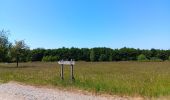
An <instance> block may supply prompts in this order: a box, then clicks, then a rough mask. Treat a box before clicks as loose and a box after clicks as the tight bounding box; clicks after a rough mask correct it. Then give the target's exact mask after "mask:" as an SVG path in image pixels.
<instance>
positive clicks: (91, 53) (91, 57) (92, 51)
mask: <svg viewBox="0 0 170 100" xmlns="http://www.w3.org/2000/svg"><path fill="white" fill-rule="evenodd" d="M90 61H95V53H94V50H93V49H91V51H90Z"/></svg>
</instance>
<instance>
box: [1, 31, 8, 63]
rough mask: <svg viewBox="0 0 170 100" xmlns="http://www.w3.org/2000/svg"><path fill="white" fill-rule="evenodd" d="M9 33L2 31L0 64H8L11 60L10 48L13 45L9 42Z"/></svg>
mask: <svg viewBox="0 0 170 100" xmlns="http://www.w3.org/2000/svg"><path fill="white" fill-rule="evenodd" d="M8 34H9V31H5V30H1V31H0V62H7V61H8V60H9V55H8V52H9V48H10V46H11V43H10V42H9V41H8Z"/></svg>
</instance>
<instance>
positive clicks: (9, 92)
mask: <svg viewBox="0 0 170 100" xmlns="http://www.w3.org/2000/svg"><path fill="white" fill-rule="evenodd" d="M0 100H129V99H128V98H123V97H117V96H115V97H111V96H107V97H106V96H96V95H92V94H88V95H87V94H82V93H76V92H71V91H62V90H58V89H47V88H38V87H34V86H28V85H21V84H18V83H6V84H1V85H0Z"/></svg>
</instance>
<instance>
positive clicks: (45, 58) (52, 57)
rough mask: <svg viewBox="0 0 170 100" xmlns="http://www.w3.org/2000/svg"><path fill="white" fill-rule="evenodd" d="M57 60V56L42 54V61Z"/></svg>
mask: <svg viewBox="0 0 170 100" xmlns="http://www.w3.org/2000/svg"><path fill="white" fill-rule="evenodd" d="M57 60H59V57H58V56H44V57H43V59H42V61H44V62H54V61H57Z"/></svg>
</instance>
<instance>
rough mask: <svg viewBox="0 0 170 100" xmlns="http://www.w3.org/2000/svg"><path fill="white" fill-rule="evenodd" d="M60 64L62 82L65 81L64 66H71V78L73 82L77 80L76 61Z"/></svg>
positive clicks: (61, 62)
mask: <svg viewBox="0 0 170 100" xmlns="http://www.w3.org/2000/svg"><path fill="white" fill-rule="evenodd" d="M58 64H60V65H61V71H60V77H61V79H62V80H64V65H70V66H71V71H70V78H71V81H74V80H75V78H74V65H75V61H73V60H72V59H71V61H63V60H61V61H59V62H58Z"/></svg>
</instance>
